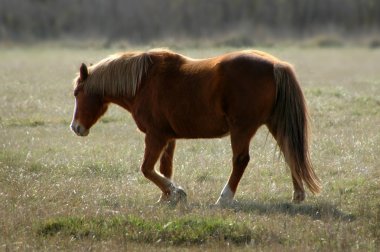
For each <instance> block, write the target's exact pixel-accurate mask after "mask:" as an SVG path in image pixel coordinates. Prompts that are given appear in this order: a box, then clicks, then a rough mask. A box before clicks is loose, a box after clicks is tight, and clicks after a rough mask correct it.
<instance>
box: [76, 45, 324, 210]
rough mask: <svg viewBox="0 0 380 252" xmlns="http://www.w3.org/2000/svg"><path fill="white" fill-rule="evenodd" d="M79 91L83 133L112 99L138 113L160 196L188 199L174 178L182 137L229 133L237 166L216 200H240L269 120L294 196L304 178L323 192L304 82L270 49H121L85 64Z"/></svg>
mask: <svg viewBox="0 0 380 252" xmlns="http://www.w3.org/2000/svg"><path fill="white" fill-rule="evenodd" d="M74 97H75V109H74V114H73V120H72V122H71V129H72V131H74V132H75V133H76V134H77V135H78V136H87V135H88V134H89V130H90V128H91V127H92V126H93V125H94V124H95V123H96V122H97V120H98V119H99V118H100V117H101V116H102V115H103V114H104V113H105V112H106V111H107V108H108V106H109V105H110V104H116V105H119V106H121V107H122V108H124V109H126V110H127V111H129V112H130V113H131V114H132V117H133V119H134V121H135V123H136V125H137V127H138V128H139V130H140V131H142V132H143V133H145V152H144V158H143V162H142V165H141V172H142V173H143V175H144V176H145V177H146V178H147V179H149V180H150V181H151V182H153V183H154V184H155V185H156V186H157V187H158V188H159V189H160V190H161V191H162V194H161V197H160V199H159V201H158V202H171V203H174V204H176V203H177V202H179V201H186V192H185V191H184V190H183V188H182V187H180V186H178V185H176V184H175V183H174V182H173V179H172V175H173V165H172V160H173V154H174V150H175V145H176V140H177V139H194V138H220V137H224V136H228V135H229V136H230V140H231V148H232V172H231V174H230V176H229V179H228V181H227V183H226V184H225V185H224V187H223V189H222V191H221V193H220V196H219V198H218V200H217V201H216V204H218V205H228V204H231V203H233V202H234V200H233V198H234V195H235V193H236V189H237V186H238V184H239V181H240V179H241V177H242V175H243V173H244V170H245V168H246V167H247V164H248V162H249V160H250V156H249V145H250V141H251V139H252V137H253V136H254V135H255V133H256V131H257V129H258V128H259V127H260V126H262V125H265V126H266V127H267V128H268V130H269V132H270V133H271V135H272V136H273V137H274V138H275V140H276V141H277V144H278V146H279V147H280V151H281V153H282V154H283V156H284V159H285V162H286V163H287V165H288V166H289V167H290V171H291V178H292V182H293V188H294V191H293V202H295V203H299V202H301V201H303V200H304V199H305V195H306V193H305V189H304V184H306V187H307V188H308V189H309V191H310V192H311V193H312V194H318V193H319V192H320V190H321V183H320V180H319V178H318V177H317V175H316V174H315V172H314V169H313V166H312V163H311V160H310V154H309V135H310V133H309V132H310V131H309V120H310V119H309V115H308V111H307V106H306V102H305V98H304V95H303V92H302V90H301V87H300V84H299V81H298V80H297V77H296V74H295V71H294V69H293V66H292V65H290V64H289V63H287V62H285V61H281V60H279V59H278V58H276V57H274V56H272V55H270V54H267V53H264V52H261V51H257V50H244V51H237V52H230V53H226V54H223V55H220V56H216V57H213V58H207V59H193V58H190V57H186V56H184V55H181V54H178V53H175V52H173V51H170V50H168V49H152V50H148V51H142V52H140V51H133V52H122V53H117V54H114V55H111V56H109V57H107V58H105V59H103V60H101V61H99V62H98V63H96V64H94V65H91V66H89V67H87V66H86V64H84V63H82V65H81V66H80V69H79V73H78V75H77V77H76V78H75V79H74ZM158 160H160V165H159V172H158V171H156V170H155V168H154V167H155V164H156V163H157V161H158Z"/></svg>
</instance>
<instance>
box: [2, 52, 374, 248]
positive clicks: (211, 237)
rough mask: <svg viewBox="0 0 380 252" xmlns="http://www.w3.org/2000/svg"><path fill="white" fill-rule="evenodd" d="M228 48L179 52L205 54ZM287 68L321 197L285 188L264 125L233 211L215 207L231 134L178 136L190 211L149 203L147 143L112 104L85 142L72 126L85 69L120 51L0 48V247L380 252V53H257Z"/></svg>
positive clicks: (178, 176)
mask: <svg viewBox="0 0 380 252" xmlns="http://www.w3.org/2000/svg"><path fill="white" fill-rule="evenodd" d="M230 50H233V49H229V48H211V49H183V50H180V51H181V52H182V53H184V54H187V55H190V56H193V57H208V56H212V55H217V54H220V53H223V52H226V51H230ZM263 50H266V51H268V52H270V53H272V54H274V55H276V56H278V57H280V58H282V59H284V60H287V61H289V62H292V63H293V64H294V65H295V67H296V70H297V73H298V75H299V78H300V80H301V83H302V86H303V89H304V91H305V94H306V98H307V101H308V104H309V107H310V114H311V117H312V130H313V142H312V147H311V148H312V160H313V163H314V166H315V170H316V172H317V174H318V175H319V177H320V178H321V180H322V182H323V187H324V188H323V192H322V193H321V194H320V195H319V196H312V195H308V198H307V199H306V201H305V202H304V203H302V204H299V205H295V204H292V203H290V202H291V201H290V200H291V195H292V183H291V179H290V173H289V171H288V169H287V168H286V166H285V165H284V162H283V160H282V159H281V158H280V159H279V158H278V153H277V151H278V149H276V146H275V143H274V141H273V139H272V138H271V137H270V136H268V131H267V130H266V129H265V128H262V129H260V130H259V132H258V134H257V135H256V137H255V138H254V139H253V141H252V143H251V148H250V154H251V162H250V163H249V165H248V168H247V170H246V173H245V174H244V176H243V179H242V181H241V184H240V186H239V188H238V192H237V194H236V199H237V201H238V202H237V203H236V205H235V206H234V207H230V208H224V209H221V208H218V207H214V206H213V203H214V202H215V201H216V199H217V197H218V195H219V193H220V190H221V189H222V187H223V185H224V183H225V182H226V180H227V178H228V175H229V172H230V169H231V150H230V143H229V139H228V138H223V139H213V140H182V141H178V143H177V148H176V153H175V160H174V165H175V169H176V170H175V181H176V182H178V184H180V185H181V186H182V187H184V189H185V190H186V191H187V194H188V204H187V205H180V206H177V207H175V208H173V207H169V206H162V205H156V204H155V202H156V200H157V199H158V198H159V196H160V192H159V190H158V189H157V188H156V187H155V186H154V185H153V184H152V183H150V182H148V181H147V180H146V179H145V178H144V177H143V175H142V174H141V173H140V171H139V166H140V164H141V160H142V156H143V149H144V145H143V143H144V135H143V134H142V133H140V132H139V131H138V130H137V127H136V126H135V124H134V122H133V120H132V118H131V116H130V115H129V114H128V113H127V112H126V111H123V110H122V109H120V108H118V107H116V106H113V107H111V109H110V110H109V111H108V113H107V114H106V115H105V117H104V118H103V119H102V120H101V121H100V122H99V123H98V124H96V125H95V126H94V127H93V129H92V131H91V133H90V135H89V136H88V137H86V138H80V137H76V136H75V135H74V133H72V132H71V131H70V130H69V123H70V121H71V116H72V110H73V106H74V98H73V95H72V79H73V78H74V76H75V73H76V72H77V71H78V67H79V65H80V63H81V62H83V61H84V62H86V63H90V62H96V61H97V60H100V59H101V58H103V57H105V56H107V55H108V54H110V53H113V52H115V51H117V49H112V50H111V49H91V48H90V49H65V48H60V47H54V46H53V47H49V48H48V47H42V46H35V47H32V48H17V47H15V48H1V49H0V55H1V56H0V104H1V106H0V202H1V203H0V251H15V250H47V251H53V250H69V251H72V250H75V251H77V250H78V251H84V250H86V251H87V250H96V251H107V250H110V251H111V250H128V251H132V250H141V251H145V250H147V249H152V248H155V249H156V250H165V251H167V250H169V251H170V250H173V251H177V250H178V249H181V250H182V251H186V250H189V251H203V250H221V249H222V250H224V249H225V250H236V249H240V250H243V251H244V250H247V251H250V250H252V249H256V250H263V251H283V250H292V251H294V250H295V251H308V250H317V251H350V250H359V251H378V250H379V249H380V161H379V160H380V159H379V155H380V134H379V132H380V68H379V62H380V50H370V49H366V48H354V47H343V48H324V49H321V48H296V47H290V48H266V49H265V48H264V49H263Z"/></svg>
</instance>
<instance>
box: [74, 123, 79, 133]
mask: <svg viewBox="0 0 380 252" xmlns="http://www.w3.org/2000/svg"><path fill="white" fill-rule="evenodd" d="M75 132H77V133H79V132H80V125H77V127H76V128H75Z"/></svg>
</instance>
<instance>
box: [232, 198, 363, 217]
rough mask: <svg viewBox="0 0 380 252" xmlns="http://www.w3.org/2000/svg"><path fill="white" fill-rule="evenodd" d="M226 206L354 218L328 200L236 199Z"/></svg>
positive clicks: (261, 210)
mask: <svg viewBox="0 0 380 252" xmlns="http://www.w3.org/2000/svg"><path fill="white" fill-rule="evenodd" d="M227 208H231V209H234V210H235V211H236V212H256V213H258V214H286V215H290V216H295V215H305V216H310V217H311V218H313V219H315V220H321V219H330V218H332V219H335V220H342V221H348V222H350V221H354V220H355V219H356V217H355V215H353V214H351V213H345V212H343V211H341V210H339V209H338V208H337V207H336V206H334V205H332V204H330V203H328V202H319V203H316V204H305V203H301V204H294V203H289V202H278V203H271V202H269V203H264V202H252V201H238V202H235V203H234V204H233V205H232V206H230V207H227Z"/></svg>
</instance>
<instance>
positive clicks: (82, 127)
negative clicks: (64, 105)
mask: <svg viewBox="0 0 380 252" xmlns="http://www.w3.org/2000/svg"><path fill="white" fill-rule="evenodd" d="M88 76H89V72H88V69H87V66H86V65H85V64H82V65H81V67H80V74H79V77H78V78H77V79H76V84H75V90H74V96H75V108H74V115H73V121H72V122H71V126H70V127H71V129H72V130H73V131H74V132H75V133H76V134H77V135H78V136H87V135H88V133H89V132H90V128H91V126H92V125H94V124H95V123H96V121H97V120H98V119H99V118H100V117H101V116H102V115H103V114H104V113H105V112H106V111H107V107H108V102H106V101H105V100H104V98H103V96H100V95H95V94H89V93H87V92H85V88H86V85H88V84H89V83H87V82H88Z"/></svg>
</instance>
